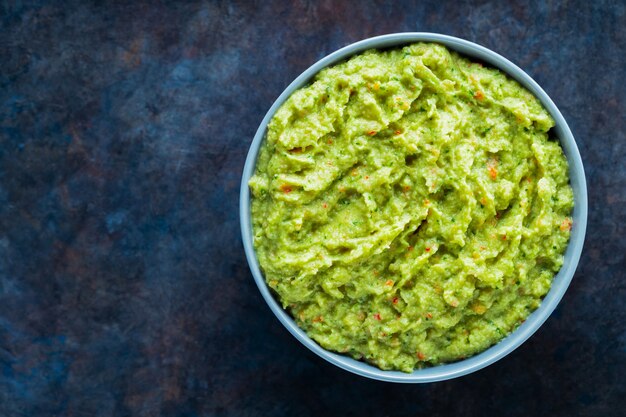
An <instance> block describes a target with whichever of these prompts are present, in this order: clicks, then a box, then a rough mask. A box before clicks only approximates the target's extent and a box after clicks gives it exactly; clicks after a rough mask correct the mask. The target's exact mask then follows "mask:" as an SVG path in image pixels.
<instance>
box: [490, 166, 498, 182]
mask: <svg viewBox="0 0 626 417" xmlns="http://www.w3.org/2000/svg"><path fill="white" fill-rule="evenodd" d="M489 177H491V179H492V180H495V179H496V178H497V177H498V170H497V169H496V167H495V166H490V167H489Z"/></svg>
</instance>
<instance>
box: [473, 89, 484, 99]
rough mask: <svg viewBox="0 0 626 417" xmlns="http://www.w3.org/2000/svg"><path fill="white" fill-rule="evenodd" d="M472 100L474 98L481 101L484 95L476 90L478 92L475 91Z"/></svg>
mask: <svg viewBox="0 0 626 417" xmlns="http://www.w3.org/2000/svg"><path fill="white" fill-rule="evenodd" d="M474 98H475V99H476V100H482V99H484V98H485V95H484V94H483V92H482V91H480V90H478V91H476V93H475V94H474Z"/></svg>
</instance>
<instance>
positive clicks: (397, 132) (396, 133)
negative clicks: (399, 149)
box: [393, 130, 402, 135]
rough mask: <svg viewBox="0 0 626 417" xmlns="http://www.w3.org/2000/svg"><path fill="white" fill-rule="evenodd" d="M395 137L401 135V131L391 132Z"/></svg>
mask: <svg viewBox="0 0 626 417" xmlns="http://www.w3.org/2000/svg"><path fill="white" fill-rule="evenodd" d="M393 133H394V134H395V135H399V134H400V133H402V131H401V130H396V131H395V132H393Z"/></svg>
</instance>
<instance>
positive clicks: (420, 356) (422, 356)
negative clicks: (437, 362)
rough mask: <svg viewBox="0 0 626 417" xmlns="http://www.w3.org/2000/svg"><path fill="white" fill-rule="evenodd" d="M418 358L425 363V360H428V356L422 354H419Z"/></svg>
mask: <svg viewBox="0 0 626 417" xmlns="http://www.w3.org/2000/svg"><path fill="white" fill-rule="evenodd" d="M417 358H418V359H419V360H421V361H423V360H424V359H426V355H424V354H423V353H422V352H417Z"/></svg>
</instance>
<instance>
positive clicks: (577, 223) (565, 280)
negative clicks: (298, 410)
mask: <svg viewBox="0 0 626 417" xmlns="http://www.w3.org/2000/svg"><path fill="white" fill-rule="evenodd" d="M414 42H435V43H439V44H442V45H444V46H446V47H447V48H449V49H451V50H454V51H457V52H459V53H461V54H463V55H465V56H467V57H469V58H473V59H476V60H479V61H482V62H484V63H486V64H489V65H491V66H492V67H495V68H498V69H500V70H502V71H503V72H505V73H506V74H508V75H509V76H510V77H512V78H514V79H515V80H517V81H518V82H519V83H520V84H521V85H523V86H524V87H525V88H526V89H528V90H529V91H530V92H532V93H533V94H534V95H535V96H536V97H537V98H538V99H539V100H540V101H541V103H542V104H543V106H544V107H545V108H546V110H547V111H548V112H549V113H550V114H551V115H552V117H553V118H554V121H555V123H556V125H555V127H554V128H553V129H554V132H555V134H556V136H557V137H558V138H559V140H560V143H561V147H562V148H563V151H564V153H565V156H566V158H567V161H568V164H569V175H570V185H571V187H572V189H573V192H574V210H573V215H572V219H573V225H572V230H571V235H570V241H569V244H568V246H567V249H566V252H565V255H564V263H563V266H562V267H561V270H560V271H559V273H558V274H557V275H556V276H555V278H554V279H553V281H552V286H551V288H550V290H549V292H548V293H547V294H546V296H545V298H544V299H543V302H542V303H541V306H540V307H539V308H538V309H537V310H535V311H534V312H533V313H532V314H530V315H529V316H528V318H527V319H526V321H525V322H524V323H523V324H522V325H520V326H519V327H518V328H517V329H516V330H514V331H513V332H512V333H511V334H510V335H509V336H507V337H506V338H504V339H502V340H501V341H500V342H498V343H497V344H495V345H493V346H492V347H490V348H488V349H487V350H485V351H483V352H481V353H479V354H477V355H475V356H472V357H469V358H467V359H463V360H461V361H458V362H454V363H448V364H442V365H437V366H433V367H430V368H424V369H417V370H414V371H413V372H412V373H404V372H400V371H384V370H381V369H379V368H377V367H375V366H373V365H370V364H368V363H365V362H361V361H357V360H355V359H352V358H350V357H348V356H344V355H341V354H338V353H334V352H331V351H328V350H326V349H324V348H322V347H321V346H319V345H318V344H317V343H316V342H315V341H314V340H313V339H311V338H310V337H309V336H308V335H307V334H306V333H305V332H304V330H302V329H301V328H299V327H298V325H297V324H296V323H295V322H294V321H293V319H292V318H291V317H290V316H289V314H288V313H287V312H286V311H285V310H283V308H282V307H281V306H280V304H279V302H278V301H277V300H276V299H275V298H274V296H273V295H272V293H271V292H270V290H269V288H268V286H267V285H266V283H265V280H264V278H263V274H262V272H261V269H260V268H259V263H258V260H257V258H256V255H255V252H254V247H253V244H252V228H251V224H250V191H249V188H248V180H249V179H250V177H251V176H252V175H253V174H254V169H255V163H256V159H257V154H258V152H259V148H260V146H261V144H262V142H263V140H264V137H265V133H266V128H267V125H268V123H269V122H270V120H271V118H272V117H273V116H274V113H275V112H276V110H278V108H279V107H280V106H281V105H282V104H283V103H284V102H285V100H287V98H288V97H289V96H290V95H291V94H292V93H293V92H294V91H296V90H298V89H299V88H301V87H303V86H305V85H306V84H307V83H308V82H309V81H310V80H311V79H312V78H313V76H314V75H315V74H317V73H318V72H319V71H320V70H321V69H323V68H325V67H328V66H331V65H334V64H336V63H339V62H341V61H344V60H346V59H347V58H349V57H351V56H352V55H355V54H358V53H360V52H363V51H365V50H368V49H383V48H391V47H400V46H402V45H406V44H409V43H414ZM240 221H241V233H242V238H243V246H244V249H245V253H246V257H247V260H248V264H249V265H250V270H251V271H252V275H253V277H254V280H255V282H256V284H257V286H258V287H259V290H260V291H261V294H262V296H263V298H264V299H265V301H266V302H267V304H268V306H269V307H270V309H271V310H272V312H273V313H274V314H275V315H276V317H277V318H278V320H279V321H280V322H281V323H282V324H283V325H284V326H285V327H286V328H287V330H289V332H290V333H291V334H292V335H293V336H295V338H296V339H298V340H299V341H300V342H301V343H302V344H304V345H305V346H306V347H307V348H309V349H310V350H312V351H313V352H315V353H316V354H317V355H319V356H321V357H322V358H324V359H326V360H327V361H328V362H330V363H332V364H334V365H336V366H338V367H340V368H343V369H345V370H347V371H350V372H353V373H355V374H358V375H361V376H364V377H368V378H372V379H376V380H380V381H389V382H401V383H402V382H403V383H424V382H435V381H443V380H446V379H451V378H456V377H460V376H463V375H467V374H469V373H471V372H475V371H477V370H479V369H482V368H484V367H486V366H488V365H490V364H492V363H494V362H495V361H497V360H499V359H501V358H503V357H504V356H506V355H508V354H509V353H511V352H512V351H513V350H514V349H516V348H517V347H519V346H520V345H521V344H522V343H523V342H524V341H525V340H527V339H528V338H529V337H530V336H531V335H532V334H533V333H535V332H536V331H537V329H538V328H539V327H540V326H541V325H542V324H543V323H544V322H545V321H546V319H547V318H548V317H549V316H550V314H551V313H552V312H553V311H554V309H555V308H556V306H557V304H558V303H559V301H560V300H561V298H562V297H563V295H564V294H565V291H566V290H567V287H568V286H569V284H570V282H571V280H572V277H573V276H574V272H575V270H576V266H577V264H578V260H579V259H580V254H581V251H582V248H583V242H584V239H585V230H586V227H587V185H586V182H585V171H584V168H583V164H582V160H581V158H580V153H579V151H578V147H577V146H576V142H575V140H574V136H573V135H572V132H571V131H570V129H569V127H568V126H567V123H566V122H565V119H564V118H563V116H562V115H561V112H560V111H559V109H558V108H557V107H556V105H555V104H554V102H553V101H552V100H551V99H550V97H549V96H548V95H547V94H546V92H545V91H543V89H542V88H541V87H540V86H539V85H538V84H537V83H536V82H535V81H534V80H533V79H532V78H531V77H530V76H529V75H528V74H526V73H525V72H524V71H523V70H521V69H520V68H519V67H517V66H516V65H515V64H513V63H512V62H511V61H509V60H507V59H506V58H504V57H502V56H501V55H498V54H497V53H495V52H493V51H491V50H490V49H487V48H485V47H483V46H480V45H477V44H475V43H472V42H469V41H466V40H463V39H459V38H455V37H452V36H447V35H441V34H436V33H418V32H410V33H394V34H389V35H383V36H376V37H373V38H369V39H365V40H362V41H359V42H356V43H353V44H351V45H348V46H346V47H344V48H341V49H339V50H338V51H335V52H333V53H331V54H330V55H327V56H326V57H324V58H322V59H320V60H319V61H317V62H316V63H315V64H313V65H312V66H310V67H309V68H308V69H307V70H306V71H304V72H303V73H302V74H300V76H298V78H296V79H295V80H294V81H293V82H292V83H291V84H289V86H288V87H287V88H286V89H285V91H283V92H282V94H281V95H280V96H279V97H278V99H277V100H276V101H275V102H274V104H273V105H272V107H270V109H269V111H268V112H267V114H266V115H265V117H264V118H263V121H262V122H261V125H260V126H259V128H258V130H257V132H256V134H255V136H254V139H253V140H252V144H251V145H250V150H249V152H248V156H247V158H246V163H245V166H244V170H243V177H242V180H241V194H240Z"/></svg>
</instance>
